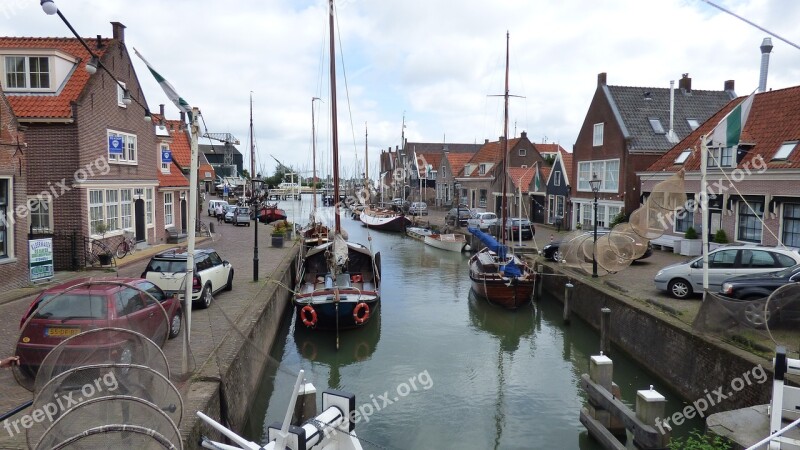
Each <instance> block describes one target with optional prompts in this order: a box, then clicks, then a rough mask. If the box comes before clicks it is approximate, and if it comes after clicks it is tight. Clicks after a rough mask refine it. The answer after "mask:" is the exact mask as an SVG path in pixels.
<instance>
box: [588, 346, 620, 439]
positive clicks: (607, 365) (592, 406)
mask: <svg viewBox="0 0 800 450" xmlns="http://www.w3.org/2000/svg"><path fill="white" fill-rule="evenodd" d="M613 376H614V362H613V361H611V358H609V357H608V356H605V355H603V354H602V353H600V354H599V355H594V356H592V357H591V358H590V359H589V378H591V380H592V381H594V382H595V383H597V384H599V385H600V386H602V387H603V389H605V390H607V391H608V392H612V387H611V385H612V381H611V380H612V379H613ZM586 409H587V411H589V415H590V416H592V418H593V419H594V420H596V421H598V422H600V425H602V426H603V427H605V428H609V427H610V426H611V414H609V412H608V411H606V410H605V409H603V408H602V407H600V405H598V404H597V403H596V402H595V401H594V400H592V399H591V397H590V398H589V402H588V405H587V407H586Z"/></svg>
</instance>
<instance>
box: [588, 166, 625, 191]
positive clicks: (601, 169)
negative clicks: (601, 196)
mask: <svg viewBox="0 0 800 450" xmlns="http://www.w3.org/2000/svg"><path fill="white" fill-rule="evenodd" d="M611 163H616V165H617V170H616V172H615V173H616V183H615V184H616V186H613V187H612V186H609V184H610V183H609V182H608V180H607V178H608V176H607V175H608V174H607V173H606V170H607V166H608V164H611ZM586 167H588V171H586V170H585V169H583V168H586ZM619 171H620V160H619V159H602V160H592V161H579V162H578V191H579V192H592V187H591V185H590V184H589V181H590V180H591V179H592V175H593V174H597V176H598V178H600V180H601V183H600V190H599V192H611V193H613V192H619V189H620V186H619V181H620V179H619ZM581 174H584V176H581Z"/></svg>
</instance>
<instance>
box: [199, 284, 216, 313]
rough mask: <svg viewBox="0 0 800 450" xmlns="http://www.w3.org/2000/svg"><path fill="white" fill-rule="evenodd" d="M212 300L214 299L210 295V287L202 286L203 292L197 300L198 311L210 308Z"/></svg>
mask: <svg viewBox="0 0 800 450" xmlns="http://www.w3.org/2000/svg"><path fill="white" fill-rule="evenodd" d="M212 300H214V297H213V295H212V293H211V285H210V284H208V283H206V285H205V286H203V292H201V293H200V298H199V299H198V300H197V303H198V304H197V306H198V308H199V309H206V308H208V307H209V306H211V301H212Z"/></svg>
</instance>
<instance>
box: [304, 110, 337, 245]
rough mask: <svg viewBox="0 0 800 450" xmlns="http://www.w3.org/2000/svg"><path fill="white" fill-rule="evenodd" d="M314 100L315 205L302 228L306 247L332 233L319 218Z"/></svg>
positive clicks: (312, 134)
mask: <svg viewBox="0 0 800 450" xmlns="http://www.w3.org/2000/svg"><path fill="white" fill-rule="evenodd" d="M314 100H319V98H317V97H312V98H311V148H312V161H313V162H312V167H313V169H312V174H313V175H312V178H311V198H312V199H313V206H312V207H311V217H310V218H309V219H310V220H309V222H308V225H307V226H306V227H305V228H303V229H302V230H300V236H301V239H302V240H303V247H304V248H309V247H316V246H318V245H322V244H324V243H326V242H328V235H329V234H330V229H329V228H328V227H327V226H326V225H325V224H323V223H322V222H320V221H318V220H317V136H316V127H315V121H314Z"/></svg>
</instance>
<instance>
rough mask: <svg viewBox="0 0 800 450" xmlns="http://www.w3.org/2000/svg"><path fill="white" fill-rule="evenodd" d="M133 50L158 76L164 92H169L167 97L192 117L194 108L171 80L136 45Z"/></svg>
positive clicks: (155, 75)
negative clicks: (159, 71)
mask: <svg viewBox="0 0 800 450" xmlns="http://www.w3.org/2000/svg"><path fill="white" fill-rule="evenodd" d="M133 52H134V53H136V56H138V57H139V59H141V60H142V61H143V62H144V64H145V65H146V66H147V68H148V69H150V73H152V74H153V76H154V77H155V78H156V81H158V84H160V85H161V89H164V93H165V94H167V97H169V99H170V100H172V103H175V106H177V107H178V109H180V110H181V111H183V112H185V113H187V114H189V117H190V118H191V117H192V115H191V114H192V111H191V110H192V108H191V107H190V106H189V103H188V102H187V101H186V100H184V99H183V97H181V96H180V95H178V92H176V91H175V88H174V87H172V85H171V84H169V81H167V80H165V79H164V77H162V76H161V74H159V73H158V72H156V71H155V69H153V66H151V65H150V63H149V62H147V60H146V59H144V56H142V55H141V53H139V50H136V47H134V48H133Z"/></svg>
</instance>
